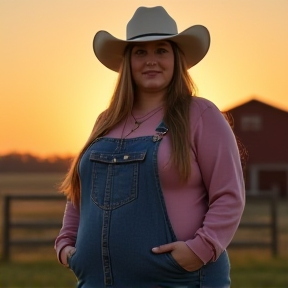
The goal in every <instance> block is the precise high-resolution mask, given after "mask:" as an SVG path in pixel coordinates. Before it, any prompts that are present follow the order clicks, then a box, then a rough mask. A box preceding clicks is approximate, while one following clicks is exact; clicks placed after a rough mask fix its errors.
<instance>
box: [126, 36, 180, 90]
mask: <svg viewBox="0 0 288 288" xmlns="http://www.w3.org/2000/svg"><path fill="white" fill-rule="evenodd" d="M131 71H132V77H133V80H134V82H135V84H136V86H137V92H138V93H141V92H145V93H155V92H163V94H164V93H165V91H166V89H167V86H168V85H169V83H170V81H171V79H172V77H173V71H174V53H173V49H172V46H171V44H170V43H169V42H168V41H154V42H147V43H139V44H136V45H135V46H134V47H133V48H132V51H131Z"/></svg>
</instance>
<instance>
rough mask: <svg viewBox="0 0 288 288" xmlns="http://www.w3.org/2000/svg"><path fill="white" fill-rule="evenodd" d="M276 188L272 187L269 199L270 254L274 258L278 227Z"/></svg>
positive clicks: (277, 190) (276, 249)
mask: <svg viewBox="0 0 288 288" xmlns="http://www.w3.org/2000/svg"><path fill="white" fill-rule="evenodd" d="M278 192H279V189H278V186H273V187H272V191H271V193H272V195H271V196H272V197H271V240H272V253H273V256H274V257H276V256H277V255H278V227H277V198H278V197H277V196H278Z"/></svg>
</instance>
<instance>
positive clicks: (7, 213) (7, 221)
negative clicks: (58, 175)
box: [2, 195, 65, 261]
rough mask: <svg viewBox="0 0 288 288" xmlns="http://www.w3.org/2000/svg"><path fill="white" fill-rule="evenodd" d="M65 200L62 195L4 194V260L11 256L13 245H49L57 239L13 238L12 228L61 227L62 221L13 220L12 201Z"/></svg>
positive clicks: (41, 228)
mask: <svg viewBox="0 0 288 288" xmlns="http://www.w3.org/2000/svg"><path fill="white" fill-rule="evenodd" d="M27 200H28V201H65V197H63V196H62V195H4V197H3V236H2V260H4V261H7V260H9V258H10V250H11V246H49V245H53V243H54V241H55V239H30V238H29V239H17V240H12V239H11V230H12V229H19V228H20V229H26V230H31V229H37V230H47V229H55V228H58V229H60V228H61V226H62V223H61V221H53V222H52V221H49V222H48V221H33V222H32V221H17V222H14V221H13V222H12V220H11V216H12V215H11V203H12V202H13V201H27Z"/></svg>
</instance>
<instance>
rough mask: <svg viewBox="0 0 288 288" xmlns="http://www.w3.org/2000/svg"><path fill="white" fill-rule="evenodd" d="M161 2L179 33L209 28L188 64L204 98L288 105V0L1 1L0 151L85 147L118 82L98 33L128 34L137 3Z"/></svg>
mask: <svg viewBox="0 0 288 288" xmlns="http://www.w3.org/2000/svg"><path fill="white" fill-rule="evenodd" d="M156 5H162V6H164V7H165V9H166V10H167V11H168V13H170V15H171V16H172V17H173V18H174V19H175V20H176V22H177V24H178V30H179V32H181V31H182V30H184V29H186V28H188V27H189V26H191V25H194V24H202V25H205V26H206V27H207V28H208V29H209V30H210V33H211V38H212V39H211V48H210V51H209V52H208V54H207V56H206V57H205V59H204V60H203V61H202V62H201V63H200V64H198V65H196V66H195V67H194V68H192V69H191V70H190V72H191V75H192V77H193V79H194V80H195V82H196V84H197V85H198V88H199V91H200V96H202V97H205V98H208V99H210V100H212V101H213V102H214V103H215V104H216V105H217V106H218V107H219V108H220V109H221V110H225V109H227V108H231V107H233V106H236V105H238V104H240V103H243V102H245V101H247V100H249V99H251V97H252V96H253V95H257V98H258V99H259V100H261V101H265V102H267V103H268V104H271V105H275V106H276V107H280V108H282V109H284V110H286V111H288V85H287V79H288V78H287V77H288V56H287V55H288V17H287V15H288V1H287V0H186V1H184V0H177V1H168V0H166V1H155V0H154V1H151V0H146V1H145V0H142V1H140V0H131V1H128V0H121V1H119V0H105V1H104V0H41V1H40V0H1V1H0V28H1V29H0V41H1V43H0V97H1V98H0V101H1V102H0V154H4V153H9V152H13V151H18V152H29V153H33V154H37V155H39V156H48V155H53V154H62V155H65V154H71V153H76V152H77V151H79V149H80V148H81V147H82V145H83V143H84V142H85V141H86V138H87V137H88V135H89V133H90V131H91V129H92V126H93V124H94V121H95V118H96V117H97V115H98V114H99V113H100V111H102V110H103V109H104V108H105V107H106V105H107V103H108V101H109V97H110V95H111V92H112V90H113V86H114V84H115V79H116V73H114V72H111V71H109V70H108V69H107V68H105V67H103V66H102V65H101V64H100V63H99V62H98V60H97V59H96V57H95V56H94V54H93V50H92V39H93V37H94V34H95V33H96V32H97V31H98V30H107V31H109V32H110V33H111V34H113V35H114V36H116V37H119V38H123V39H124V38H125V29H126V24H127V22H128V21H129V19H130V18H131V17H132V15H133V13H134V11H135V10H136V8H137V7H139V6H156Z"/></svg>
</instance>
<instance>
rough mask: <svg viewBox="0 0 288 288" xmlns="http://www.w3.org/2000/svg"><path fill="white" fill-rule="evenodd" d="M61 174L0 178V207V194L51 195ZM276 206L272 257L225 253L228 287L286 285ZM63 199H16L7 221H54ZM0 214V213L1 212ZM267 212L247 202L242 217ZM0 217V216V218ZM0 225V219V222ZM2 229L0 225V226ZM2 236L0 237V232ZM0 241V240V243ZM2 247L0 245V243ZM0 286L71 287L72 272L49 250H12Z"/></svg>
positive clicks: (286, 259) (287, 220)
mask: <svg viewBox="0 0 288 288" xmlns="http://www.w3.org/2000/svg"><path fill="white" fill-rule="evenodd" d="M62 177H63V175H61V174H26V175H25V174H18V175H17V174H16V175H11V174H8V175H4V174H2V175H0V207H1V205H2V201H1V200H2V198H1V195H2V196H3V195H4V194H27V193H29V194H39V193H42V194H43V193H45V194H56V193H57V192H56V190H55V185H56V183H59V181H60V180H61V179H62ZM287 204H288V203H287V200H286V201H282V200H281V201H279V202H278V228H279V234H278V244H279V246H278V250H279V253H278V254H279V255H278V256H277V257H273V256H272V254H271V251H270V250H269V249H258V250H256V249H246V248H245V249H244V248H241V249H232V248H231V249H228V251H229V254H230V260H231V279H232V288H233V287H234V288H252V287H253V288H258V287H259V288H262V287H263V288H268V287H270V288H287V287H288V207H287V206H288V205H287ZM64 205H65V201H62V202H53V201H52V202H47V201H44V202H43V201H42V202H41V201H25V202H20V201H16V202H15V203H13V205H12V220H13V221H18V220H29V221H30V220H31V221H33V220H36V219H37V220H39V219H43V220H45V221H50V220H51V221H52V220H59V221H61V219H62V215H63V209H64ZM1 211H2V209H1ZM268 214H269V210H268V207H267V205H265V204H259V205H258V204H247V206H246V209H245V213H244V216H243V219H244V220H245V221H247V220H248V221H249V219H250V220H251V219H252V220H253V221H255V220H259V221H267V220H268ZM1 219H2V216H1ZM0 225H2V221H1V224H0ZM0 229H1V231H2V226H0ZM57 233H58V230H57V229H51V230H47V231H44V232H43V231H42V232H40V231H25V230H22V229H17V230H16V229H15V231H12V238H13V239H19V238H29V237H32V238H38V239H39V238H41V237H43V238H47V237H48V238H55V237H56V235H57ZM1 236H2V233H1ZM269 237H270V235H269V231H268V230H265V229H264V230H263V231H257V230H252V231H251V230H246V229H243V230H241V229H239V231H238V232H237V234H236V236H235V239H241V240H243V239H252V238H253V239H256V240H258V239H260V240H261V239H262V240H264V241H269ZM1 243H2V237H0V244H1ZM1 247H2V245H1ZM1 252H2V251H1V250H0V253H1ZM0 287H2V288H18V287H19V288H20V287H27V288H28V287H29V288H40V287H43V288H66V287H67V288H68V287H76V280H75V277H74V275H73V273H72V272H71V271H70V270H69V269H66V268H64V267H62V266H61V265H60V264H58V263H57V260H56V255H55V252H54V249H53V247H52V246H50V247H16V246H15V247H12V249H11V260H10V261H9V262H3V261H2V262H0Z"/></svg>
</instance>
